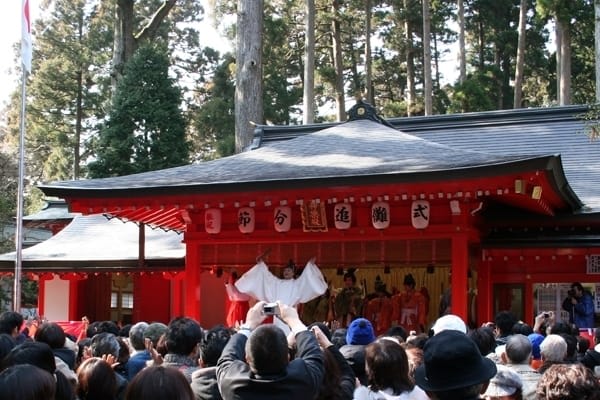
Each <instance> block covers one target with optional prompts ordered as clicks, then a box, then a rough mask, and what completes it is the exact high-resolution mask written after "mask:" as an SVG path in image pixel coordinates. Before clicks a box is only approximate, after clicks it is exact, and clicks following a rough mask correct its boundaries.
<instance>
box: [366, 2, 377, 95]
mask: <svg viewBox="0 0 600 400" xmlns="http://www.w3.org/2000/svg"><path fill="white" fill-rule="evenodd" d="M371 7H372V4H371V0H365V98H366V100H367V103H369V104H373V105H374V104H375V96H374V93H373V68H372V62H371V61H372V57H371V11H372V10H371Z"/></svg>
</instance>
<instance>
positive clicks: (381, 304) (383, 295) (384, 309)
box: [365, 275, 392, 336]
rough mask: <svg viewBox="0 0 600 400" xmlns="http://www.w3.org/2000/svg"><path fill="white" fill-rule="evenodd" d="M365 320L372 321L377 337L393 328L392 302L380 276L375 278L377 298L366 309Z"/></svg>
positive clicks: (370, 301)
mask: <svg viewBox="0 0 600 400" xmlns="http://www.w3.org/2000/svg"><path fill="white" fill-rule="evenodd" d="M365 318H367V319H368V320H369V321H371V324H373V328H374V329H375V335H377V336H379V335H382V334H384V333H385V332H387V330H388V329H390V327H391V326H392V300H391V299H390V294H389V293H388V292H387V290H386V287H385V283H384V282H383V281H382V280H381V277H380V276H379V275H377V278H375V298H373V299H371V300H369V302H368V303H367V305H366V307H365Z"/></svg>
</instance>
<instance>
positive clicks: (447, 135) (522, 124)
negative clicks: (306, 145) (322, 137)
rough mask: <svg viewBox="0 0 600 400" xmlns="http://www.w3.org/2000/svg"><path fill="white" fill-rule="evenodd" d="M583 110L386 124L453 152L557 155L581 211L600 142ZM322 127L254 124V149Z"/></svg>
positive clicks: (591, 201) (596, 173) (594, 179)
mask: <svg viewBox="0 0 600 400" xmlns="http://www.w3.org/2000/svg"><path fill="white" fill-rule="evenodd" d="M587 110H588V108H587V106H563V107H549V108H535V109H519V110H502V111H489V112H480V113H467V114H453V115H436V116H428V117H410V118H392V119H388V120H387V122H388V123H390V124H391V125H392V126H394V127H395V128H396V129H398V130H401V131H402V132H405V133H408V134H411V135H416V136H418V137H420V138H423V139H426V140H427V141H429V142H433V143H439V144H443V145H446V146H449V147H452V148H453V149H455V150H466V151H477V152H483V153H486V154H491V155H494V156H513V157H514V156H522V157H528V156H531V154H557V155H560V156H561V160H562V164H563V169H564V172H565V175H566V177H567V181H568V182H569V184H570V186H571V187H572V188H573V190H574V191H575V193H576V194H577V196H578V197H579V198H580V199H581V200H582V201H583V203H584V204H585V206H586V210H587V211H592V212H600V183H599V182H600V143H599V142H598V141H590V139H589V138H588V137H587V136H586V135H585V134H584V122H583V120H582V119H581V114H583V113H584V112H586V111H587ZM325 126H326V127H332V126H336V124H327V125H323V124H315V125H307V126H294V127H285V126H259V127H258V128H257V130H256V134H255V138H254V147H270V146H273V145H276V144H277V143H280V142H282V141H285V140H293V139H294V138H297V137H301V136H302V135H306V134H310V133H311V132H313V131H315V130H318V129H323V127H325Z"/></svg>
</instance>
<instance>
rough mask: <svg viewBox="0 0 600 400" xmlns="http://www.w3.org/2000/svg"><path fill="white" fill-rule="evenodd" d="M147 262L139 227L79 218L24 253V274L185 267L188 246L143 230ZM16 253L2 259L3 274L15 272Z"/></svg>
mask: <svg viewBox="0 0 600 400" xmlns="http://www.w3.org/2000/svg"><path fill="white" fill-rule="evenodd" d="M144 229H145V230H144V235H143V237H144V245H143V249H144V259H143V260H142V263H140V260H139V257H140V243H139V239H140V232H139V226H138V225H136V224H131V223H128V224H125V223H123V222H121V221H119V220H118V219H111V220H108V219H107V218H106V217H104V216H103V215H99V214H96V215H88V216H78V217H76V218H74V219H73V221H72V222H71V223H70V224H69V225H67V226H66V227H65V228H64V229H63V230H61V231H60V232H59V233H57V234H56V235H54V236H52V237H51V238H50V239H48V240H46V241H44V242H41V243H39V244H37V245H35V246H32V247H28V248H26V249H24V250H22V265H23V269H25V270H48V271H51V270H52V271H54V270H88V269H90V270H96V269H110V270H115V271H119V270H140V268H142V269H143V268H152V267H170V268H178V267H183V265H184V262H185V261H184V260H185V245H184V244H183V243H182V239H181V236H180V235H178V234H177V233H176V232H164V231H162V230H152V229H150V228H148V227H144ZM15 257H16V254H15V252H11V253H6V254H2V255H0V270H14V265H15Z"/></svg>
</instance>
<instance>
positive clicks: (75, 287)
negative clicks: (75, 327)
mask: <svg viewBox="0 0 600 400" xmlns="http://www.w3.org/2000/svg"><path fill="white" fill-rule="evenodd" d="M81 282H85V281H84V280H83V279H73V280H69V320H70V321H79V320H80V319H81V318H83V317H84V315H83V314H82V313H81V311H80V310H79V308H78V307H77V306H78V305H79V302H78V301H76V299H77V297H78V293H79V285H80V283H81ZM80 314H81V315H80Z"/></svg>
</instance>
